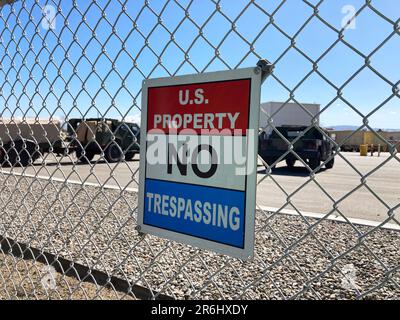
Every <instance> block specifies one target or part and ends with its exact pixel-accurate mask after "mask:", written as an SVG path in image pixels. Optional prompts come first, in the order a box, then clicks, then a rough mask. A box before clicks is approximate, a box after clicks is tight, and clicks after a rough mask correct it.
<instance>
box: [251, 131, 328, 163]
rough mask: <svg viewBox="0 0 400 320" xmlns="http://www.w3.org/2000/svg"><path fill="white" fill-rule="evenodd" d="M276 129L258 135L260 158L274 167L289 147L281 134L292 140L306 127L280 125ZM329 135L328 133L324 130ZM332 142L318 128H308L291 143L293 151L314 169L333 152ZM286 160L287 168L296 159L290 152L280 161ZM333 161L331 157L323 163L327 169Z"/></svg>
mask: <svg viewBox="0 0 400 320" xmlns="http://www.w3.org/2000/svg"><path fill="white" fill-rule="evenodd" d="M276 129H277V131H278V132H279V133H278V132H276V131H273V132H272V133H271V134H270V135H267V134H266V133H265V132H261V133H260V135H259V147H258V152H259V155H260V156H261V158H262V159H263V160H264V161H265V162H266V163H267V164H268V166H272V169H274V167H275V165H276V163H275V162H276V161H277V160H279V159H280V158H281V157H282V156H283V155H284V154H285V153H286V152H287V151H288V149H289V144H288V143H287V142H286V141H285V140H284V139H282V137H281V136H280V135H282V136H283V137H284V138H285V139H287V140H288V141H290V142H291V141H294V140H295V139H296V138H298V137H299V136H300V135H301V134H303V132H305V130H306V129H307V127H303V126H282V127H277V128H276ZM326 135H327V136H329V133H328V132H326ZM334 150H335V147H334V144H333V143H332V142H331V141H330V140H329V139H328V138H327V137H326V136H325V135H324V134H322V133H321V132H320V131H319V130H317V129H316V128H312V129H310V130H308V131H307V132H306V133H305V134H304V135H303V136H301V138H300V139H299V140H297V141H296V142H295V144H294V145H293V151H294V152H295V153H296V154H297V155H298V156H299V157H300V158H301V159H302V160H304V162H306V163H307V164H308V166H309V167H310V168H311V169H312V170H315V169H316V168H318V167H319V166H320V164H321V161H326V160H327V159H328V158H330V157H331V155H333V154H334ZM283 160H285V161H286V165H287V166H288V167H289V168H293V167H294V165H295V163H296V161H297V160H298V159H297V158H296V157H295V156H294V155H293V154H292V153H289V154H287V155H286V156H285V157H283V158H282V159H280V161H283ZM334 163H335V158H334V157H333V158H332V159H331V160H330V161H328V162H327V163H326V164H325V167H326V168H327V169H332V168H333V166H334Z"/></svg>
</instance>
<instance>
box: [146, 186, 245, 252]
mask: <svg viewBox="0 0 400 320" xmlns="http://www.w3.org/2000/svg"><path fill="white" fill-rule="evenodd" d="M245 212H246V210H245V192H242V191H235V190H229V189H220V188H213V187H206V186H197V185H190V184H183V183H175V182H167V181H161V180H153V179H146V182H145V204H144V215H143V219H144V220H143V222H144V223H145V224H147V225H150V226H153V227H158V228H162V229H165V230H169V231H174V232H179V233H182V234H188V235H191V236H195V237H198V238H202V239H206V240H210V241H214V242H217V243H221V244H226V245H230V246H234V247H236V248H242V249H243V248H244V230H245V228H244V227H245V226H244V224H245Z"/></svg>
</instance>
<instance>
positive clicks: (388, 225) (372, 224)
mask: <svg viewBox="0 0 400 320" xmlns="http://www.w3.org/2000/svg"><path fill="white" fill-rule="evenodd" d="M257 208H260V209H261V210H264V211H268V212H277V211H278V210H279V208H273V207H266V206H258V207H257ZM279 213H281V214H286V215H291V216H300V215H299V213H298V212H297V211H296V210H289V209H282V210H280V211H279ZM300 213H301V214H302V215H303V216H304V217H307V218H314V219H323V218H324V217H325V216H326V214H323V213H315V212H307V211H300ZM326 220H330V221H336V222H342V223H347V221H346V220H345V219H344V218H343V217H342V216H337V215H336V216H335V215H333V214H331V215H330V216H329V217H327V218H326ZM347 220H348V221H350V222H351V223H353V224H358V225H363V226H368V227H378V226H379V225H381V224H382V222H379V221H373V220H367V219H359V218H348V217H347ZM381 228H382V229H390V230H399V231H400V225H398V224H394V223H385V224H384V225H382V226H381Z"/></svg>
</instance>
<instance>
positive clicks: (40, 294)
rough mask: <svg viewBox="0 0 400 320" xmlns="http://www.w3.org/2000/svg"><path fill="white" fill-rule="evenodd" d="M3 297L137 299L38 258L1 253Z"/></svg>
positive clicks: (3, 298)
mask: <svg viewBox="0 0 400 320" xmlns="http://www.w3.org/2000/svg"><path fill="white" fill-rule="evenodd" d="M0 284H1V285H0V300H6V299H7V300H10V299H13V300H15V299H18V300H25V299H28V300H31V299H40V300H45V299H52V300H55V299H62V300H66V299H102V300H109V299H111V300H116V299H124V300H126V299H133V298H132V297H130V296H127V295H124V294H121V293H119V292H116V291H114V290H110V289H106V288H104V287H100V286H96V285H95V284H91V283H87V282H86V283H85V282H79V281H78V280H76V279H75V278H70V277H66V276H63V275H61V274H59V273H57V272H55V270H54V269H52V268H51V267H49V266H46V265H44V264H41V263H39V262H35V261H29V260H26V261H25V260H22V259H18V258H15V257H12V256H9V255H4V254H0Z"/></svg>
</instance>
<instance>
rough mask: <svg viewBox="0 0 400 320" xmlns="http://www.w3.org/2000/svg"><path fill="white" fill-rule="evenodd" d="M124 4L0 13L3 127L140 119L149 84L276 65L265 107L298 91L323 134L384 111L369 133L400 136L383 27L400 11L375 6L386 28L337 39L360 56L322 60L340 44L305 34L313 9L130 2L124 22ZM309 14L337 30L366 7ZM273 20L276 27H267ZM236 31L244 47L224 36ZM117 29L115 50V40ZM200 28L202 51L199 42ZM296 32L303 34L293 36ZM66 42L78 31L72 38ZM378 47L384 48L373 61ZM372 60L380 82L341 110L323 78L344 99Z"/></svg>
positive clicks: (230, 0) (262, 2) (336, 1)
mask: <svg viewBox="0 0 400 320" xmlns="http://www.w3.org/2000/svg"><path fill="white" fill-rule="evenodd" d="M121 2H122V4H123V3H125V1H121ZM121 2H119V1H104V0H99V1H97V4H94V3H92V2H91V1H83V0H78V1H76V4H77V7H75V8H73V5H72V4H73V2H72V1H69V0H64V1H60V0H58V1H38V4H37V3H36V2H35V1H33V0H28V1H25V4H23V3H22V2H21V1H19V2H17V3H15V4H14V7H13V8H14V9H15V12H14V13H13V12H11V11H10V10H11V8H10V7H9V6H6V7H4V8H3V9H2V13H1V19H0V30H1V42H0V52H1V53H0V62H1V70H0V83H2V84H3V86H2V92H1V95H0V105H1V107H0V110H2V115H3V116H4V117H8V116H10V115H11V113H12V112H14V111H15V110H16V112H14V115H15V116H21V115H23V114H26V115H28V116H33V115H36V114H37V115H39V117H41V118H48V117H49V115H50V114H53V115H57V116H59V117H64V116H65V115H68V116H69V117H76V116H80V115H81V114H82V115H86V116H97V115H98V114H101V115H104V116H108V117H124V116H125V117H127V118H129V119H130V118H137V117H138V114H139V113H140V110H139V108H138V107H140V89H141V83H142V80H143V79H144V78H145V77H162V76H168V75H172V74H177V75H182V74H190V73H197V72H206V71H216V70H226V69H232V68H238V67H249V66H254V65H255V64H256V63H257V61H258V58H259V57H263V58H266V59H268V60H269V61H271V62H273V63H274V64H275V71H274V77H270V78H269V79H268V80H267V81H266V82H265V83H264V85H263V87H262V101H263V102H266V101H286V100H288V99H289V98H290V92H289V91H288V90H287V89H286V88H285V87H284V86H286V87H287V88H288V89H289V90H294V89H295V90H294V97H295V99H296V100H297V101H299V102H316V103H320V104H321V105H322V107H326V106H328V105H329V108H328V109H327V110H326V111H324V112H323V113H322V115H321V122H322V124H323V125H326V126H332V125H361V124H362V117H361V116H360V115H358V114H357V113H356V112H355V111H354V110H352V109H351V108H350V106H349V105H347V104H346V102H345V101H348V103H350V104H352V105H353V106H355V107H356V108H357V109H358V110H359V112H361V113H362V114H363V115H367V114H368V113H370V112H371V111H372V110H374V109H375V108H377V107H378V106H380V105H381V104H382V103H383V102H386V103H385V104H384V105H383V107H382V108H381V109H380V110H379V111H378V112H376V113H375V114H374V115H372V116H371V117H370V118H369V119H370V125H371V126H372V127H377V128H400V99H399V97H397V96H395V97H392V98H391V99H389V98H390V97H391V96H392V95H393V92H392V89H393V87H392V86H393V85H394V84H397V85H398V84H399V80H400V79H399V78H400V77H399V74H400V73H399V71H400V59H399V58H398V56H399V52H400V35H399V33H397V34H394V35H393V36H392V37H390V35H391V34H393V32H394V30H393V25H392V24H391V22H395V21H398V19H399V18H400V5H399V3H398V0H372V1H371V5H372V6H373V8H374V10H377V11H379V12H380V13H381V14H383V15H385V16H386V17H387V19H388V21H386V20H385V19H383V18H382V17H380V16H379V15H378V14H376V13H375V12H374V10H372V9H371V8H366V9H365V10H363V11H362V12H361V13H360V15H359V16H358V17H357V19H356V21H355V23H356V25H355V28H354V29H348V30H346V31H345V32H344V40H345V41H346V42H347V43H348V44H349V45H350V46H353V47H354V48H356V49H357V50H358V51H359V52H360V53H361V55H359V54H357V53H355V52H354V51H353V50H352V49H350V48H349V47H348V46H346V45H345V44H344V43H342V42H339V43H337V44H336V45H335V46H334V47H333V49H332V50H330V51H329V52H328V53H327V54H326V55H325V56H323V57H322V58H321V55H322V54H323V53H324V52H325V51H326V50H327V49H328V48H330V47H331V46H332V44H334V43H335V41H337V39H338V35H337V33H336V32H335V31H334V30H332V29H331V28H329V27H328V26H326V25H325V24H324V23H322V22H321V21H320V20H319V19H318V18H316V17H314V18H312V19H311V20H310V21H309V22H308V23H306V22H307V21H308V20H309V19H310V17H311V16H312V14H313V8H311V7H310V6H309V5H307V3H306V2H305V1H302V0H286V1H281V0H257V1H254V3H250V5H249V1H248V0H221V1H216V0H215V1H211V0H193V1H189V0H177V1H165V0H149V1H148V3H149V6H145V1H144V0H136V1H126V4H125V8H124V10H125V11H124V12H123V5H122V4H121ZM308 2H309V3H311V4H313V5H315V4H317V3H319V2H321V4H320V6H319V7H318V8H319V16H320V17H321V18H322V19H323V20H325V21H326V22H328V23H329V24H330V25H331V26H332V27H333V28H335V29H337V30H340V29H341V25H342V21H343V20H344V19H345V18H346V16H347V15H348V14H351V12H345V11H342V10H343V8H344V7H345V6H348V5H351V6H353V7H354V8H355V10H356V11H357V10H359V9H360V8H361V7H362V6H364V5H365V1H362V0H352V1H349V0H324V1H317V0H308ZM46 4H48V5H52V6H53V7H54V8H57V9H59V10H60V11H61V13H57V15H56V20H55V22H56V25H55V29H54V30H50V31H48V30H45V29H44V28H43V27H42V25H41V19H42V12H41V8H42V7H43V6H45V5H46ZM178 4H179V5H178ZM216 4H218V5H219V6H220V9H219V11H216V6H217V5H216ZM101 8H103V10H104V12H105V13H106V15H105V17H103V16H102V13H101ZM185 10H186V11H187V12H188V13H189V17H186V16H185ZM29 12H31V14H29ZM242 12H243V13H242ZM30 15H31V17H32V18H33V19H32V21H29V16H30ZM158 15H160V16H161V19H162V24H161V23H160V21H159V20H158V17H157V16H158ZM271 15H272V16H273V18H274V24H275V25H276V26H274V25H271V24H269V23H270V16H271ZM82 16H84V17H85V22H83V21H82ZM210 17H211V18H210ZM17 20H18V21H19V23H16V22H17ZM107 20H108V21H107ZM232 22H235V27H236V31H237V33H238V34H240V35H238V34H237V33H235V32H230V31H231V29H232ZM5 23H6V24H7V28H5ZM66 24H67V26H66ZM21 26H22V28H21ZM266 26H267V27H266ZM113 27H114V28H115V30H116V35H117V36H118V37H119V38H118V37H117V36H116V35H112V31H113ZM199 27H201V30H202V34H203V36H204V38H206V39H207V41H206V40H204V39H203V38H202V37H200V36H199ZM35 28H37V32H35ZM300 28H303V29H302V31H301V32H300V33H298V31H299V29H300ZM22 29H24V30H22ZM71 30H73V31H74V30H78V31H76V32H75V38H74V34H73V33H72V32H71ZM92 30H94V31H95V35H96V38H93V34H92ZM11 31H12V35H13V37H14V39H12V35H11ZM171 34H173V36H174V37H173V39H174V40H173V41H171ZM295 35H296V37H295V41H296V48H297V49H298V50H299V51H301V52H303V53H304V54H305V55H306V56H307V57H304V56H303V55H302V54H301V53H299V51H298V50H296V49H295V48H290V43H291V40H290V38H293V37H294V36H295ZM243 39H245V40H246V41H247V42H246V41H244V40H243ZM386 39H387V42H386V43H385V44H384V45H383V47H382V48H380V49H379V50H378V51H376V52H374V50H375V48H376V47H377V46H379V45H380V44H381V43H382V42H383V41H385V40H386ZM122 42H123V43H124V46H123V45H122ZM43 43H45V47H44V46H43ZM251 46H253V51H251ZM17 47H18V48H19V50H18V51H19V52H17ZM82 48H84V49H85V56H83V55H82ZM215 48H218V52H216V50H215ZM103 49H105V50H104V51H102V50H103ZM185 52H186V53H187V54H188V56H186V57H185ZM373 52H374V54H373V55H372V56H371V57H370V61H371V67H372V68H373V69H374V70H376V71H377V72H379V74H380V75H381V76H382V77H384V78H385V79H387V82H386V81H383V80H382V79H381V78H380V77H379V76H378V75H376V74H375V73H374V72H373V71H371V70H370V69H368V68H365V69H364V70H362V71H361V72H360V73H359V74H358V75H357V76H356V77H355V78H354V79H352V80H351V81H350V82H349V83H348V84H347V85H346V86H345V87H344V88H343V90H342V92H343V98H344V100H345V101H341V100H338V99H336V101H334V100H335V98H337V90H336V89H335V88H334V87H332V86H331V85H330V84H329V83H328V82H326V81H325V80H324V79H323V77H325V78H326V79H328V80H329V81H330V82H331V83H332V84H333V85H334V86H336V87H341V86H343V85H344V84H345V83H346V82H347V81H348V80H349V78H350V77H351V76H352V74H354V73H355V72H356V71H358V70H359V69H360V68H361V67H362V66H363V65H364V61H365V60H364V58H363V56H362V55H364V56H369V55H370V54H371V53H373ZM217 54H218V55H217ZM24 58H25V65H24V63H23V62H24V61H23V60H24ZM159 58H160V59H161V61H159ZM320 58H321V59H320ZM37 59H39V60H37ZM309 60H312V61H316V60H318V71H319V72H320V73H321V74H322V76H323V77H321V76H320V75H318V74H317V73H316V72H312V70H313V66H312V63H311V62H310V61H309ZM35 61H36V63H35ZM222 61H223V62H222ZM160 62H161V64H160ZM113 63H114V67H115V70H117V72H116V71H115V70H113ZM93 67H94V68H93ZM74 69H75V70H74ZM59 71H61V73H59ZM94 71H95V72H94ZM309 73H311V74H310V75H309V76H308V78H307V79H306V80H305V81H304V82H302V80H303V79H304V77H306V76H307V75H308V74H309ZM6 78H7V79H6ZM31 78H32V79H31ZM280 82H282V83H283V84H284V86H282V84H281V83H280ZM24 89H25V90H24ZM24 91H25V92H24ZM332 101H333V102H332ZM15 106H18V108H16V107H15Z"/></svg>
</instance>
